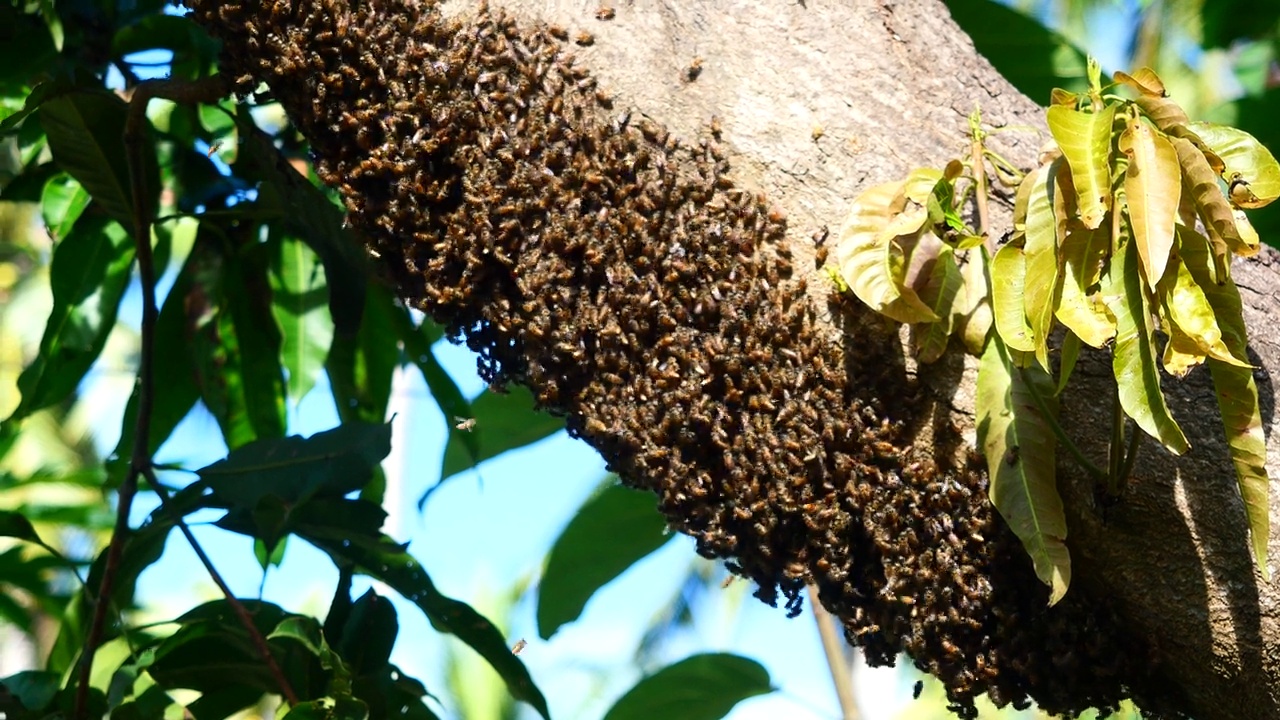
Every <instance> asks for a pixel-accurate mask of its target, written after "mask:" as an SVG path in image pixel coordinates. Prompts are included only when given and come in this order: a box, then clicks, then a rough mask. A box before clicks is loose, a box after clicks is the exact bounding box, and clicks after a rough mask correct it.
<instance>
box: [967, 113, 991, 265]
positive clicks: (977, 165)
mask: <svg viewBox="0 0 1280 720" xmlns="http://www.w3.org/2000/svg"><path fill="white" fill-rule="evenodd" d="M969 132H970V136H971V138H972V140H971V142H970V143H969V152H970V156H971V159H972V163H973V184H974V194H973V199H974V200H975V201H976V202H977V203H978V235H980V236H982V237H983V238H984V240H983V242H984V243H985V244H986V246H987V252H990V253H994V252H995V251H996V247H995V242H994V241H993V240H992V239H991V236H990V235H989V234H988V228H989V227H990V225H989V223H990V221H991V214H990V213H991V211H990V210H989V209H988V207H987V167H986V153H984V152H983V146H982V140H983V137H984V135H985V133H984V132H983V130H982V115H981V113H980V111H979V110H978V109H977V108H974V110H973V114H972V115H970V116H969Z"/></svg>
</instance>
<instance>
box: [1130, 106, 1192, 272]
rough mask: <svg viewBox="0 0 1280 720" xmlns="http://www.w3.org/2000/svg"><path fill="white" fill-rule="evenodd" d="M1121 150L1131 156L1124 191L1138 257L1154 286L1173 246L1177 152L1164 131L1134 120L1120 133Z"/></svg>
mask: <svg viewBox="0 0 1280 720" xmlns="http://www.w3.org/2000/svg"><path fill="white" fill-rule="evenodd" d="M1120 151H1121V152H1123V153H1125V154H1126V155H1128V156H1129V167H1128V168H1126V169H1125V173H1124V192H1125V198H1126V200H1127V202H1128V210H1129V221H1130V223H1131V226H1132V228H1133V241H1134V243H1135V244H1136V245H1137V246H1138V257H1139V258H1141V260H1142V267H1143V270H1145V271H1146V276H1147V285H1148V286H1150V287H1151V288H1152V289H1153V290H1154V289H1155V286H1156V283H1157V282H1159V281H1160V278H1161V277H1163V276H1164V271H1165V268H1166V267H1167V266H1168V264H1169V253H1170V252H1171V251H1172V249H1173V226H1174V224H1175V223H1176V222H1177V220H1178V203H1179V201H1180V200H1181V198H1182V183H1181V176H1180V174H1179V172H1178V153H1177V151H1176V150H1174V148H1173V145H1172V144H1171V143H1170V142H1169V141H1168V140H1167V139H1166V138H1165V137H1164V135H1163V134H1159V133H1156V132H1155V131H1153V130H1152V129H1151V128H1150V126H1148V125H1147V124H1146V123H1143V122H1142V121H1141V120H1133V121H1131V122H1130V123H1129V126H1128V127H1127V128H1126V129H1125V131H1124V132H1123V133H1121V135H1120Z"/></svg>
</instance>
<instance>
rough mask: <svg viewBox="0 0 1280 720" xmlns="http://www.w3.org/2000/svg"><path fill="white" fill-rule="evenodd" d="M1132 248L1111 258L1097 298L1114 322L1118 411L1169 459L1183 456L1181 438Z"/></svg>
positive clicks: (1125, 246)
mask: <svg viewBox="0 0 1280 720" xmlns="http://www.w3.org/2000/svg"><path fill="white" fill-rule="evenodd" d="M1135 246H1136V243H1135V242H1133V241H1128V242H1125V243H1124V244H1123V246H1122V247H1121V248H1120V249H1119V250H1117V251H1116V252H1115V254H1114V255H1112V257H1111V267H1110V268H1109V269H1108V271H1107V274H1106V275H1105V276H1104V277H1103V281H1102V293H1103V296H1104V297H1105V298H1106V301H1107V307H1108V308H1110V309H1111V313H1112V314H1113V315H1114V316H1115V318H1116V341H1115V346H1114V348H1113V350H1112V353H1113V357H1112V367H1113V370H1114V371H1115V375H1116V385H1117V387H1118V390H1119V393H1120V407H1122V408H1123V409H1124V412H1125V414H1126V415H1128V416H1129V417H1131V418H1133V420H1134V422H1136V423H1137V424H1138V427H1140V428H1142V429H1143V431H1145V432H1146V433H1147V434H1148V435H1150V436H1151V437H1153V438H1155V439H1157V440H1159V441H1160V443H1161V444H1162V445H1164V446H1165V448H1167V449H1168V450H1169V452H1171V453H1174V454H1175V455H1181V454H1182V453H1184V452H1186V451H1187V447H1188V446H1187V438H1186V436H1184V435H1183V434H1182V428H1180V427H1178V423H1177V422H1175V421H1174V419H1173V416H1172V415H1170V414H1169V407H1168V406H1167V405H1165V402H1164V395H1163V394H1162V392H1161V390H1160V372H1159V370H1158V369H1157V368H1156V347H1155V336H1154V328H1153V327H1152V325H1151V310H1150V304H1149V302H1148V300H1147V293H1146V285H1145V283H1143V282H1142V277H1141V275H1140V273H1139V272H1138V257H1137V248H1136V247H1135Z"/></svg>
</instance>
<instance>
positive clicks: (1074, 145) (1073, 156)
mask: <svg viewBox="0 0 1280 720" xmlns="http://www.w3.org/2000/svg"><path fill="white" fill-rule="evenodd" d="M1115 115H1116V106H1115V105H1108V106H1107V107H1106V109H1105V110H1103V111H1102V112H1099V113H1086V112H1082V111H1080V110H1073V109H1071V108H1069V107H1066V106H1063V105H1055V106H1053V107H1051V108H1049V111H1048V119H1049V131H1050V132H1051V133H1053V139H1054V140H1055V141H1057V143H1058V147H1060V148H1062V154H1063V155H1064V156H1065V157H1066V158H1067V163H1068V164H1069V165H1070V166H1071V180H1072V184H1073V185H1074V186H1075V189H1076V207H1077V208H1078V209H1079V212H1080V221H1081V222H1083V223H1084V224H1085V227H1088V228H1090V229H1092V228H1096V227H1098V226H1099V225H1101V224H1102V219H1103V217H1105V216H1106V214H1107V210H1109V209H1110V208H1111V125H1112V123H1113V121H1114V120H1115Z"/></svg>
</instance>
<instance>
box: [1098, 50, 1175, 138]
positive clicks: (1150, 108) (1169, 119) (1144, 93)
mask: <svg viewBox="0 0 1280 720" xmlns="http://www.w3.org/2000/svg"><path fill="white" fill-rule="evenodd" d="M1115 80H1116V82H1118V83H1120V84H1122V85H1128V86H1129V87H1131V88H1133V89H1134V90H1137V91H1138V97H1137V98H1135V99H1134V102H1135V103H1136V104H1137V105H1138V107H1139V108H1141V109H1142V112H1143V114H1145V115H1146V116H1147V117H1148V118H1150V119H1151V122H1153V123H1155V126H1156V127H1158V128H1160V130H1161V131H1163V132H1165V133H1168V134H1170V135H1178V134H1179V130H1178V129H1179V128H1186V127H1187V126H1188V125H1189V124H1190V123H1191V120H1190V118H1188V117H1187V113H1186V112H1185V111H1183V109H1182V106H1181V105H1178V103H1177V102H1175V101H1174V100H1173V99H1172V98H1170V97H1169V96H1168V93H1167V92H1166V91H1165V87H1164V82H1163V81H1162V80H1161V79H1160V78H1159V77H1158V76H1157V75H1156V74H1155V72H1154V71H1152V70H1151V68H1146V67H1144V68H1139V69H1137V70H1135V71H1134V72H1133V75H1129V74H1128V73H1123V72H1117V73H1116V74H1115Z"/></svg>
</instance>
